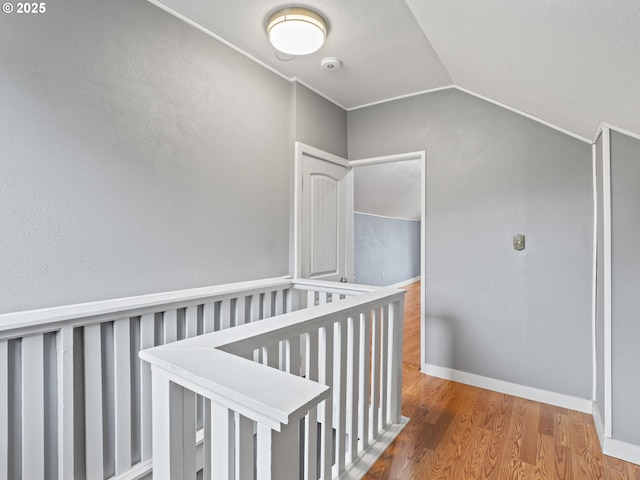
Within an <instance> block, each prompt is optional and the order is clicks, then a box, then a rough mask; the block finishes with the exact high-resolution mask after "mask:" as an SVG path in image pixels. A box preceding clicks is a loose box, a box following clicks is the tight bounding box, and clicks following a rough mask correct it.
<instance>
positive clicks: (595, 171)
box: [591, 143, 599, 401]
mask: <svg viewBox="0 0 640 480" xmlns="http://www.w3.org/2000/svg"><path fill="white" fill-rule="evenodd" d="M597 148H598V147H597V145H596V144H595V143H594V144H593V145H592V146H591V160H592V176H593V182H592V183H593V257H592V260H591V261H592V262H593V265H592V285H591V349H592V351H591V357H592V369H593V371H592V375H593V391H592V393H591V396H592V400H593V401H596V400H597V399H596V395H597V392H598V386H597V382H598V378H597V371H598V357H597V342H596V337H597V331H596V317H597V315H598V311H597V305H596V303H597V302H596V296H597V293H598V292H597V290H598V221H599V219H598V165H597V158H598V154H597Z"/></svg>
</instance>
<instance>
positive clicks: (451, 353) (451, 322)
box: [422, 314, 460, 369]
mask: <svg viewBox="0 0 640 480" xmlns="http://www.w3.org/2000/svg"><path fill="white" fill-rule="evenodd" d="M457 324H459V322H458V321H457V319H456V318H455V317H453V316H449V315H446V314H441V315H427V316H426V319H425V326H426V331H425V332H423V333H422V335H425V339H426V341H425V349H426V352H425V354H426V355H428V359H427V363H434V364H435V365H437V366H440V367H446V368H454V369H457V368H458V367H459V363H460V362H458V361H456V360H457V359H456V348H455V344H454V342H455V336H456V325H457ZM434 339H437V342H435V341H434ZM429 360H430V361H429Z"/></svg>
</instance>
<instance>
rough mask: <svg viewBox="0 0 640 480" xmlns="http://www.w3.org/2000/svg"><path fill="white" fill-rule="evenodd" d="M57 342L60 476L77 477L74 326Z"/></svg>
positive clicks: (64, 329)
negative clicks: (75, 462)
mask: <svg viewBox="0 0 640 480" xmlns="http://www.w3.org/2000/svg"><path fill="white" fill-rule="evenodd" d="M56 343H57V349H58V351H57V358H58V478H61V479H62V478H75V472H74V461H75V460H74V453H75V452H74V426H73V423H74V419H73V412H74V406H73V400H74V398H73V393H74V389H75V387H74V379H73V375H74V368H73V364H74V345H73V327H72V326H66V327H62V329H60V331H59V332H58V335H57V342H56ZM0 476H1V475H0Z"/></svg>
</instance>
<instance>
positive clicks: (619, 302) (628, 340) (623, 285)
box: [611, 131, 640, 445]
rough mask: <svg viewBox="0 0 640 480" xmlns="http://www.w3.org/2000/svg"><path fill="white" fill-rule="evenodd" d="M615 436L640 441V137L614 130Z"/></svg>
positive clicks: (625, 439) (612, 258)
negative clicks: (639, 366) (639, 371)
mask: <svg viewBox="0 0 640 480" xmlns="http://www.w3.org/2000/svg"><path fill="white" fill-rule="evenodd" d="M611 219H612V222H611V343H612V347H613V348H612V349H611V351H612V355H611V364H612V369H613V370H612V378H611V386H612V390H611V396H612V404H611V407H612V412H611V415H612V421H613V423H612V434H613V437H614V438H616V439H618V440H623V441H625V442H630V443H633V444H636V445H638V444H640V416H639V415H638V406H639V405H640V381H639V377H638V365H640V350H639V349H638V339H639V338H640V321H639V320H640V297H639V296H638V292H639V291H640V249H639V248H638V245H639V239H640V140H636V139H633V138H631V137H628V136H625V135H622V134H619V133H617V132H614V131H612V132H611Z"/></svg>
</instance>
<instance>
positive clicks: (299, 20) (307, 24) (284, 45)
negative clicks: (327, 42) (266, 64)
mask: <svg viewBox="0 0 640 480" xmlns="http://www.w3.org/2000/svg"><path fill="white" fill-rule="evenodd" d="M267 35H268V36H269V41H270V42H271V44H272V45H273V46H274V47H275V48H276V49H277V50H279V51H281V52H283V53H288V54H289V55H307V54H309V53H313V52H315V51H316V50H318V49H319V48H320V47H321V46H322V44H323V43H324V39H325V38H326V36H327V25H326V23H325V21H324V19H323V18H322V17H321V16H320V15H318V14H317V13H316V12H313V11H311V10H308V9H306V8H298V7H293V8H283V9H282V10H278V11H277V12H275V13H274V14H273V15H271V17H269V21H268V22H267Z"/></svg>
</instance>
